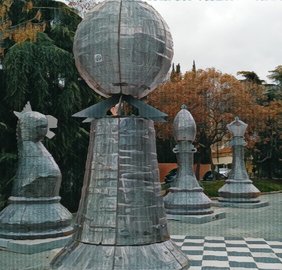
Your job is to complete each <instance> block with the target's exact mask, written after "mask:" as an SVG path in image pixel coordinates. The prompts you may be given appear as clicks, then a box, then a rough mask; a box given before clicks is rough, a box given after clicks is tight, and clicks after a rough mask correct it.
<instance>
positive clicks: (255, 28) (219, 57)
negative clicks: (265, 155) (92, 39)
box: [61, 0, 282, 82]
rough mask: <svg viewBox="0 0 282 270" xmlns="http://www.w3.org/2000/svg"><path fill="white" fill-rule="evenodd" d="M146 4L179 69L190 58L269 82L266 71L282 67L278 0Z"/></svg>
mask: <svg viewBox="0 0 282 270" xmlns="http://www.w3.org/2000/svg"><path fill="white" fill-rule="evenodd" d="M61 1H62V0H61ZM69 1H70V0H69ZM76 1H78V0H76ZM84 1H90V0H84ZM91 1H93V2H101V1H102V0H91ZM147 2H148V3H149V4H151V5H152V6H154V7H155V9H156V10H157V11H158V12H159V13H160V14H161V15H162V17H163V18H164V19H165V21H166V22H167V24H168V26H169V27H170V30H171V34H172V37H173V42H174V58H173V62H174V63H175V64H177V63H180V65H181V70H182V72H185V71H187V70H190V69H191V68H192V62H193V60H195V61H196V67H197V68H202V69H205V68H209V67H215V68H216V69H218V70H220V71H221V72H223V73H229V74H232V75H234V76H236V77H237V78H240V77H238V76H237V75H236V73H237V72H238V71H241V70H246V71H254V72H256V73H257V74H258V76H259V77H260V79H262V80H266V81H267V82H271V81H270V80H269V79H268V78H267V77H266V76H267V75H269V73H268V71H269V70H273V69H274V68H275V67H276V66H278V65H282V0H147Z"/></svg>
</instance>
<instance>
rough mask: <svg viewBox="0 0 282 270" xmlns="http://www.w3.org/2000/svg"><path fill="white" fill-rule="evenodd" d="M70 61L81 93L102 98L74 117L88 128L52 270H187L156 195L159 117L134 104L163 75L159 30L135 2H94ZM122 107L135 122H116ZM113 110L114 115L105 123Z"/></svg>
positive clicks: (154, 17) (165, 64)
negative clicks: (131, 111)
mask: <svg viewBox="0 0 282 270" xmlns="http://www.w3.org/2000/svg"><path fill="white" fill-rule="evenodd" d="M74 54H75V60H76V65H77V68H78V70H79V71H80V74H81V75H82V77H83V78H84V79H85V80H86V82H87V83H88V84H89V86H90V87H91V88H93V89H94V90H95V91H96V92H98V93H99V94H101V95H103V96H106V97H109V98H108V99H106V100H104V101H102V102H100V103H98V104H95V105H93V106H91V107H89V108H87V109H85V110H83V111H81V112H78V113H76V114H75V116H77V117H86V118H88V120H87V121H92V123H91V132H90V143H89V149H88V158H87V165H86V170H85V176H84V184H83V189H82V196H81V201H80V205H79V210H78V214H77V220H76V223H77V228H78V229H77V232H76V233H75V235H74V236H73V239H72V241H71V242H70V243H69V244H68V245H67V246H66V247H65V248H64V249H63V250H62V251H61V252H60V253H59V254H58V255H57V256H56V257H55V258H54V260H53V261H52V263H51V267H52V269H60V270H63V269H65V270H68V269H73V270H81V269H93V270H94V269H95V270H133V269H134V270H180V269H183V270H184V269H188V259H187V257H186V256H185V254H184V253H182V251H181V250H180V248H178V247H177V246H176V245H175V244H174V243H173V242H172V241H171V240H170V237H169V234H168V231H167V220H166V217H165V212H164V207H163V200H162V196H161V192H160V191H161V187H160V182H159V171H158V163H157V155H156V145H155V130H154V125H153V121H152V119H153V120H162V119H163V117H164V116H165V114H164V113H162V112H160V111H158V110H156V109H154V108H153V107H151V106H149V105H146V104H145V103H143V102H142V101H141V100H139V98H141V97H144V96H146V95H147V94H148V93H149V92H150V91H152V90H153V89H154V88H155V87H156V86H157V84H158V83H159V82H160V81H162V80H163V79H164V77H165V76H166V73H167V71H168V70H169V67H170V64H171V58H172V41H171V35H170V32H169V30H168V27H167V25H166V24H165V22H164V21H163V19H162V18H161V16H160V15H159V14H158V13H157V12H156V11H155V10H154V9H153V8H152V7H151V6H149V5H148V4H146V3H144V2H143V1H122V0H117V1H106V2H102V3H100V4H97V5H96V6H95V7H94V9H93V10H92V11H91V12H90V13H88V14H87V16H86V17H85V19H84V20H83V21H82V22H81V24H80V25H79V27H78V30H77V32H76V36H75V41H74ZM125 102H127V103H129V104H130V105H131V106H133V107H135V109H136V110H135V114H137V111H138V114H137V116H133V115H131V116H128V115H127V116H126V115H124V114H125V110H123V109H122V108H123V104H124V103H125ZM117 103H118V104H119V105H118V115H117V116H113V117H109V116H107V111H108V110H109V109H110V108H111V107H113V106H114V105H115V104H117ZM93 119H95V120H93Z"/></svg>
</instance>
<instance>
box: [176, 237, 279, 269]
mask: <svg viewBox="0 0 282 270" xmlns="http://www.w3.org/2000/svg"><path fill="white" fill-rule="evenodd" d="M171 238H172V240H173V241H174V242H175V243H176V244H177V245H178V246H180V247H181V250H182V251H183V252H184V253H185V254H187V256H188V258H189V259H190V268H189V270H257V269H259V270H277V269H278V270H282V241H267V240H264V239H262V238H238V237H194V236H185V235H172V236H171Z"/></svg>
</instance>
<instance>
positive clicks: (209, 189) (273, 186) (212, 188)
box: [200, 179, 282, 197]
mask: <svg viewBox="0 0 282 270" xmlns="http://www.w3.org/2000/svg"><path fill="white" fill-rule="evenodd" d="M224 182H225V181H224V180H216V181H201V182H200V185H201V186H202V187H203V188H204V191H205V193H206V194H207V195H208V196H209V197H217V196H218V194H217V191H218V190H219V189H220V188H221V187H222V186H223V185H224ZM253 184H254V185H255V186H256V187H257V188H258V189H259V190H260V191H261V192H270V191H280V190H281V191H282V180H270V179H259V180H253Z"/></svg>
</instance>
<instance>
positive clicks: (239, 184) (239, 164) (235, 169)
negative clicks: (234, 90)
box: [218, 117, 260, 204]
mask: <svg viewBox="0 0 282 270" xmlns="http://www.w3.org/2000/svg"><path fill="white" fill-rule="evenodd" d="M247 126H248V125H247V124H246V123H244V122H243V121H241V120H239V118H238V117H236V118H235V120H234V121H232V122H231V123H230V124H228V125H227V128H228V130H229V131H230V132H231V134H232V135H233V138H232V141H231V146H232V149H233V160H232V170H231V171H230V174H229V177H228V179H227V180H226V181H225V185H224V186H223V187H221V188H220V189H219V190H218V194H219V196H220V198H219V199H218V200H219V201H220V202H227V203H250V204H252V203H259V202H260V199H259V195H260V191H259V190H258V189H257V188H256V187H255V186H254V185H253V182H252V181H251V180H250V178H249V176H248V173H247V171H246V167H245V162H244V147H245V145H246V142H245V140H244V134H245V131H246V129H247Z"/></svg>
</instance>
